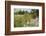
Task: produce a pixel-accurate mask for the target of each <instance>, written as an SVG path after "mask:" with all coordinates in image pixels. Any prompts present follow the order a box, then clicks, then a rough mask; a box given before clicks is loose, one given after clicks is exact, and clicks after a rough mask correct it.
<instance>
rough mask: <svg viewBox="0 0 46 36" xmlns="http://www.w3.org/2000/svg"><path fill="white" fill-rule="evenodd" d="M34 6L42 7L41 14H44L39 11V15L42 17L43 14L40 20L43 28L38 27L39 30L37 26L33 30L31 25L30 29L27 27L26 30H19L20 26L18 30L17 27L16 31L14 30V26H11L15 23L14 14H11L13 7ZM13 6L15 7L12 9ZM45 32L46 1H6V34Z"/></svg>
mask: <svg viewBox="0 0 46 36" xmlns="http://www.w3.org/2000/svg"><path fill="white" fill-rule="evenodd" d="M11 5H12V6H11ZM16 5H17V6H16ZM28 6H29V7H28ZM30 6H31V7H30ZM32 6H35V7H33V8H34V9H35V8H37V7H41V9H40V11H41V14H42V15H40V12H39V16H40V17H41V16H42V17H41V21H39V23H40V22H41V23H40V24H41V25H40V26H42V27H41V29H40V28H38V30H37V28H36V29H35V30H31V29H30V28H31V27H30V28H28V29H29V30H28V29H26V28H25V29H24V30H23V29H22V30H23V31H22V30H20V31H19V29H20V28H18V29H17V30H16V28H15V30H16V31H13V30H12V29H13V27H12V26H11V24H13V23H12V22H13V20H12V19H13V18H12V15H11V12H12V11H13V9H14V8H15V7H17V8H19V9H20V7H23V8H24V7H25V8H27V7H28V8H32ZM12 7H14V8H13V9H12ZM11 9H12V10H11ZM24 10H25V9H24ZM12 14H13V13H12ZM11 18H12V19H11ZM20 20H21V19H20ZM33 29H34V28H33ZM39 29H40V30H39ZM11 30H12V31H11ZM44 32H45V4H44V3H36V2H20V1H5V35H18V34H35V33H44Z"/></svg>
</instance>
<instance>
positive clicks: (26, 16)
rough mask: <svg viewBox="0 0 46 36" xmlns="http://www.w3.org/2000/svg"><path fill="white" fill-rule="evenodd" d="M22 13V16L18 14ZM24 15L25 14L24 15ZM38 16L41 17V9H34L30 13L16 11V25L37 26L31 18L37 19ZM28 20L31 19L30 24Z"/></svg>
mask: <svg viewBox="0 0 46 36" xmlns="http://www.w3.org/2000/svg"><path fill="white" fill-rule="evenodd" d="M17 15H20V16H17ZM22 15H23V16H22ZM36 17H39V10H36V9H32V11H31V12H30V13H28V11H24V10H23V11H21V10H19V11H16V12H15V13H14V27H24V25H26V26H28V27H30V26H35V24H33V23H32V24H31V23H30V22H31V21H30V20H32V19H35V18H36ZM27 21H29V24H27Z"/></svg>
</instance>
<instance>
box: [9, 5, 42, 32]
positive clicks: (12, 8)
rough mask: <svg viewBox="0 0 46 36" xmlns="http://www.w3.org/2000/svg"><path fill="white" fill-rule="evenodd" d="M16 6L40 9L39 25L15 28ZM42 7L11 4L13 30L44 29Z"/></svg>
mask: <svg viewBox="0 0 46 36" xmlns="http://www.w3.org/2000/svg"><path fill="white" fill-rule="evenodd" d="M14 8H31V9H39V27H18V28H17V27H16V28H14ZM41 25H42V7H41V6H22V5H11V28H10V29H11V31H29V30H42V26H41Z"/></svg>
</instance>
